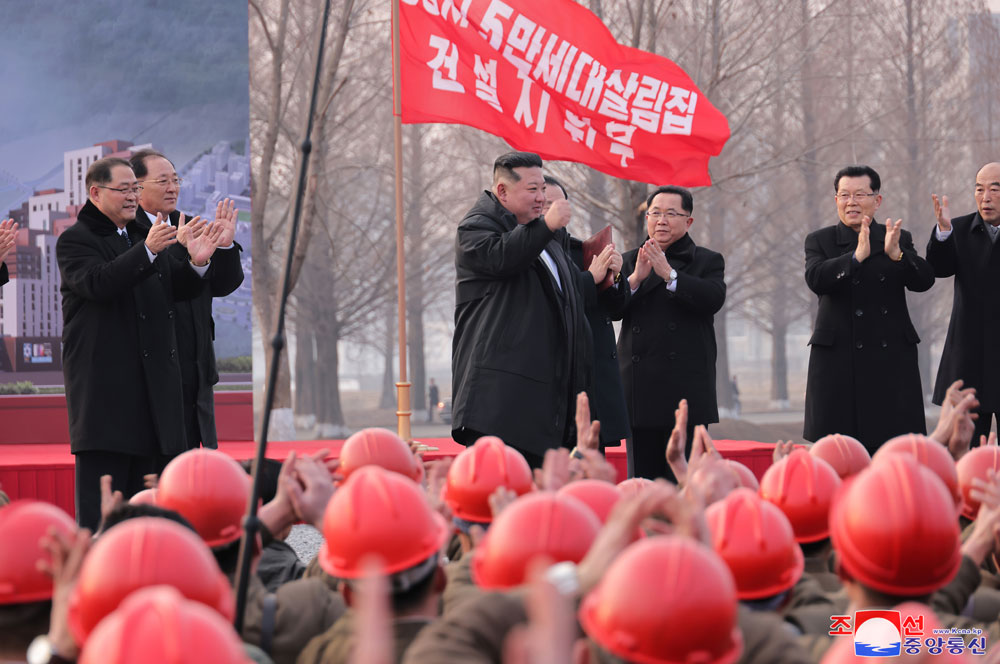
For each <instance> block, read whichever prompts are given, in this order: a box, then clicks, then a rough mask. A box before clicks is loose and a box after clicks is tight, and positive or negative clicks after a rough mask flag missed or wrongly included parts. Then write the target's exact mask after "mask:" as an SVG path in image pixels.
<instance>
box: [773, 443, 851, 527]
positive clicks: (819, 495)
mask: <svg viewBox="0 0 1000 664" xmlns="http://www.w3.org/2000/svg"><path fill="white" fill-rule="evenodd" d="M839 486H840V477H838V476H837V471H835V470H834V469H833V467H832V466H831V465H830V464H828V463H827V462H826V461H823V460H822V459H820V458H819V457H814V456H812V455H811V454H809V452H807V451H805V450H804V449H796V450H793V451H792V453H791V454H789V455H788V456H786V457H785V458H784V459H782V460H781V461H779V462H778V463H775V464H773V465H772V466H771V467H770V468H768V469H767V472H766V473H764V477H763V479H761V482H760V495H761V497H762V498H764V500H768V501H770V502H772V503H774V504H775V505H777V506H778V507H779V508H780V509H781V511H782V512H784V513H785V516H787V517H788V521H789V522H790V523H791V524H792V530H793V531H794V532H795V540H796V541H797V542H818V541H819V540H822V539H825V538H827V537H829V536H830V525H829V515H830V503H831V502H833V495H834V493H836V491H837V488H838V487H839Z"/></svg>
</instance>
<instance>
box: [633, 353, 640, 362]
mask: <svg viewBox="0 0 1000 664" xmlns="http://www.w3.org/2000/svg"><path fill="white" fill-rule="evenodd" d="M632 364H639V356H638V355H633V356H632Z"/></svg>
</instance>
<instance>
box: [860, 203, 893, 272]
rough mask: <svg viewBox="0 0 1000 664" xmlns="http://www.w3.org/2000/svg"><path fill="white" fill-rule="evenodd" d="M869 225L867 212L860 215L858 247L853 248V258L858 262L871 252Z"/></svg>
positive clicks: (870, 223) (861, 261)
mask: <svg viewBox="0 0 1000 664" xmlns="http://www.w3.org/2000/svg"><path fill="white" fill-rule="evenodd" d="M871 225H872V218H871V217H869V216H868V215H867V214H866V215H865V216H863V217H861V228H860V230H858V248H857V249H855V250H854V258H855V260H857V261H858V262H859V263H864V262H865V259H866V258H868V257H869V256H870V255H871V253H872V247H871V242H870V240H869V238H870V237H871ZM886 239H887V240H888V234H887V235H886Z"/></svg>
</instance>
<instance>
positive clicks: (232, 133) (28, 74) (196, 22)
mask: <svg viewBox="0 0 1000 664" xmlns="http://www.w3.org/2000/svg"><path fill="white" fill-rule="evenodd" d="M0 16H3V20H0V43H2V44H3V57H0V90H2V94H3V99H4V103H3V109H2V111H0V214H3V213H5V212H6V211H7V209H8V208H10V207H11V206H12V205H14V204H15V203H17V202H19V201H20V200H22V197H23V196H24V195H25V193H26V191H25V190H26V188H33V189H44V188H47V187H60V188H61V187H62V183H63V179H62V155H63V151H65V150H70V149H75V148H80V147H84V146H87V145H91V144H93V143H96V142H99V141H105V140H109V139H122V140H128V141H132V142H133V143H147V142H152V143H153V144H154V145H155V146H157V147H158V148H160V149H162V150H163V151H165V152H166V154H167V155H169V156H171V157H172V158H173V160H174V161H175V163H176V165H177V166H178V170H181V168H182V167H183V165H184V164H186V163H187V162H188V161H190V160H191V159H193V158H194V157H196V156H198V155H199V154H200V153H202V152H203V151H205V150H207V149H209V148H211V147H212V146H213V145H214V144H215V143H216V142H218V141H220V140H225V141H236V142H239V141H245V140H246V138H247V136H248V133H249V92H248V85H249V80H248V61H247V4H246V3H245V2H243V1H242V0H213V1H212V2H204V1H203V0H174V1H171V2H163V1H157V0H138V1H136V2H131V3H123V2H113V1H111V0H89V1H87V2H65V1H62V2H56V1H54V0H41V1H33V2H24V1H23V0H0ZM27 193H30V192H27Z"/></svg>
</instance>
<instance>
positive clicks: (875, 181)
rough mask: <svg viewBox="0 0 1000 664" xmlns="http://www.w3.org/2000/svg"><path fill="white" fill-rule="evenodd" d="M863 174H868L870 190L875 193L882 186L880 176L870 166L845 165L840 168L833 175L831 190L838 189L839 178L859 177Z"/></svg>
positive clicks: (835, 190)
mask: <svg viewBox="0 0 1000 664" xmlns="http://www.w3.org/2000/svg"><path fill="white" fill-rule="evenodd" d="M865 175H867V176H868V179H869V181H871V183H872V191H873V192H874V193H876V194H877V193H878V192H879V190H880V189H881V188H882V178H880V177H879V176H878V173H876V172H875V169H874V168H872V167H871V166H845V167H844V168H842V169H840V170H839V171H837V174H836V175H834V176H833V191H834V192H837V191H839V190H840V178H860V177H862V176H865Z"/></svg>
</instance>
